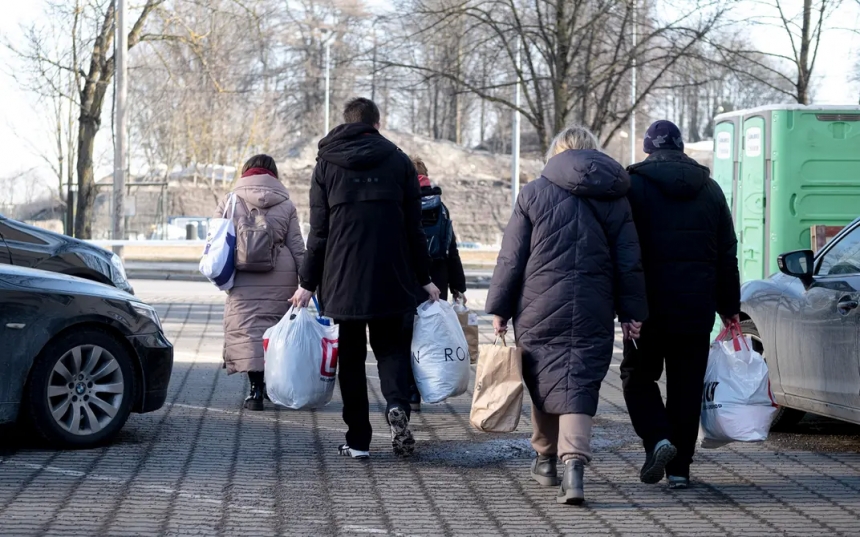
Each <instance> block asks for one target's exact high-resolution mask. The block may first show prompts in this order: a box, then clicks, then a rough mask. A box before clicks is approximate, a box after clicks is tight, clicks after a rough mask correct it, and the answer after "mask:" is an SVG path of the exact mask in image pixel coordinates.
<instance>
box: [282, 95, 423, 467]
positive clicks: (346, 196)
mask: <svg viewBox="0 0 860 537" xmlns="http://www.w3.org/2000/svg"><path fill="white" fill-rule="evenodd" d="M343 119H344V124H343V125H339V126H338V127H335V128H334V129H333V130H332V131H331V132H330V133H329V134H328V136H326V137H325V138H323V139H322V140H320V143H319V155H318V156H317V165H316V167H315V168H314V173H313V179H312V180H311V189H310V208H311V215H310V224H311V229H310V233H309V235H308V240H307V253H306V254H305V259H304V262H303V263H302V267H301V270H300V271H299V277H300V279H301V281H300V287H299V290H298V291H296V295H295V296H294V297H293V303H294V304H296V305H297V306H299V307H304V306H307V304H308V301H309V300H310V298H311V296H312V295H313V293H314V292H318V293H319V298H320V302H321V308H322V313H323V314H324V315H326V316H329V317H332V318H333V319H335V322H337V324H338V325H339V330H340V332H339V336H338V339H339V340H338V344H339V349H338V355H339V361H340V364H339V365H340V367H339V371H338V380H339V382H340V390H341V395H342V398H343V420H344V422H346V425H347V427H348V429H349V430H348V431H347V433H346V444H343V445H342V446H340V448H339V451H340V453H341V454H342V455H345V456H350V457H353V458H367V457H368V456H369V455H370V453H369V449H370V440H371V437H372V434H373V430H372V428H371V426H370V416H369V403H368V398H367V378H366V375H365V359H366V357H367V336H366V334H367V331H368V330H369V332H370V346H371V348H372V349H373V353H374V355H375V357H376V361H377V367H378V368H379V379H380V383H381V388H382V395H383V396H384V397H385V401H386V403H387V408H386V419H387V421H388V424H389V425H390V427H391V435H392V446H393V447H394V452H395V453H396V454H397V455H400V456H409V455H411V454H412V452H413V451H414V447H415V440H414V438H413V436H412V432H411V431H410V430H409V416H410V408H409V396H410V393H409V378H410V371H411V366H412V364H411V356H412V351H411V344H412V322H413V318H414V315H415V307H416V299H415V293H414V285H415V281H416V280H417V281H418V283H419V284H420V285H421V286H422V287H423V288H424V290H425V291H426V292H427V293H428V295H429V297H430V299H431V300H438V298H439V289H438V288H437V287H436V286H435V285H433V283H432V282H431V281H430V275H429V266H430V259H429V256H428V253H427V242H426V239H425V237H424V231H423V229H422V227H421V195H420V192H419V187H418V174H417V173H416V171H415V167H414V166H413V165H412V162H411V161H410V160H409V157H407V156H406V154H404V153H403V152H401V151H400V150H399V149H398V148H397V146H395V145H394V144H393V143H391V142H390V141H388V140H387V139H385V138H384V137H383V136H382V135H381V134H379V130H378V129H379V109H378V108H377V107H376V104H374V103H373V101H371V100H369V99H363V98H357V99H353V100H351V101H349V102H348V103H347V104H346V107H345V109H344V112H343Z"/></svg>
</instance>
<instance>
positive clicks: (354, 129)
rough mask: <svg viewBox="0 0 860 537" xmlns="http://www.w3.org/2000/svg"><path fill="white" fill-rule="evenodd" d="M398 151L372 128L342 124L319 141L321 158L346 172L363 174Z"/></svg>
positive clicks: (362, 125) (364, 125)
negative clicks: (356, 171)
mask: <svg viewBox="0 0 860 537" xmlns="http://www.w3.org/2000/svg"><path fill="white" fill-rule="evenodd" d="M395 151H397V146H396V145H394V144H393V143H391V142H389V141H388V140H386V139H385V138H384V137H383V136H382V135H381V134H379V131H378V130H376V129H375V128H374V127H373V126H372V125H368V124H366V123H344V124H343V125H338V126H337V127H335V128H334V129H333V130H332V131H331V132H330V133H329V134H328V136H326V137H325V138H323V139H322V140H320V143H319V154H318V156H317V158H320V159H322V160H324V161H326V162H330V163H332V164H334V165H336V166H340V167H341V168H346V169H348V170H366V169H369V168H374V167H376V166H378V165H379V164H380V163H381V162H382V161H384V160H385V159H386V158H388V157H389V156H390V155H391V154H392V153H393V152H395Z"/></svg>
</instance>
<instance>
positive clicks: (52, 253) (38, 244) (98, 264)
mask: <svg viewBox="0 0 860 537" xmlns="http://www.w3.org/2000/svg"><path fill="white" fill-rule="evenodd" d="M0 264H3V265H15V266H16V267H27V268H37V269H40V270H47V271H50V272H59V273H60V274H68V275H70V276H77V277H79V278H84V279H87V280H92V281H95V282H99V283H104V284H107V285H112V286H114V287H116V288H117V289H122V290H123V291H125V292H127V293H130V294H134V289H132V287H131V284H130V283H129V282H128V277H127V276H126V274H125V268H124V267H123V264H122V260H121V259H120V258H119V256H118V255H116V254H114V253H112V252H108V251H107V250H105V249H103V248H99V247H98V246H93V245H92V244H89V243H86V242H84V241H82V240H78V239H73V238H72V237H69V236H66V235H62V234H60V233H54V232H53V231H48V230H46V229H42V228H38V227H35V226H30V225H27V224H24V223H22V222H18V221H16V220H10V219H9V218H6V217H4V216H3V215H0Z"/></svg>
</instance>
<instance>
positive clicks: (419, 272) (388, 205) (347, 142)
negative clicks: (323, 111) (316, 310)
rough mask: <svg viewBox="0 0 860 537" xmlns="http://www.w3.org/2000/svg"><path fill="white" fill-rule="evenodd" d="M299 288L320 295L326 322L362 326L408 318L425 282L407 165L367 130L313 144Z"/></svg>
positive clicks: (351, 126)
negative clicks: (307, 223) (359, 323)
mask: <svg viewBox="0 0 860 537" xmlns="http://www.w3.org/2000/svg"><path fill="white" fill-rule="evenodd" d="M310 208H311V217H310V224H311V229H310V233H309V235H308V244H307V254H306V256H305V261H304V263H303V264H302V267H301V269H300V270H299V276H300V278H301V286H302V287H303V288H305V289H307V290H309V291H316V290H317V288H319V296H320V302H321V305H322V309H323V312H324V313H325V315H328V316H330V317H333V318H334V319H336V320H369V319H379V318H386V317H397V316H401V315H407V314H409V313H410V312H414V311H415V307H416V298H415V282H416V280H417V282H418V283H419V284H420V285H427V284H428V283H430V274H429V268H428V267H429V265H430V256H429V255H428V253H427V240H426V238H425V236H424V228H423V227H422V226H421V194H420V191H419V186H418V174H417V172H416V171H415V167H414V166H413V165H412V161H410V160H409V157H407V156H406V155H405V154H404V153H403V152H402V151H400V150H399V149H398V148H397V146H395V145H394V144H393V143H391V142H390V141H388V140H386V139H385V138H384V137H382V135H381V134H379V132H378V131H377V130H376V129H375V128H373V127H372V126H371V125H366V124H364V123H347V124H344V125H340V126H338V127H336V128H334V129H333V130H332V132H331V133H329V135H328V136H326V137H325V138H323V139H322V140H320V143H319V156H318V157H317V165H316V168H314V173H313V179H311V189H310Z"/></svg>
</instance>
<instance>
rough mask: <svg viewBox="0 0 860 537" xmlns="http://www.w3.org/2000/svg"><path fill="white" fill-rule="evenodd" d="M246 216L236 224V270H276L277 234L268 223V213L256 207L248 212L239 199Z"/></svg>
mask: <svg viewBox="0 0 860 537" xmlns="http://www.w3.org/2000/svg"><path fill="white" fill-rule="evenodd" d="M239 199H240V200H241V201H242V205H243V206H244V207H245V214H243V215H242V216H240V217H239V219H238V221H237V223H236V270H241V271H243V272H271V271H273V270H275V232H274V230H273V229H272V228H270V227H269V224H268V222H267V221H266V212H265V211H261V210H260V209H257V208H256V207H255V208H253V209H251V210H248V206H247V205H246V204H245V200H243V199H241V198H239Z"/></svg>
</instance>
